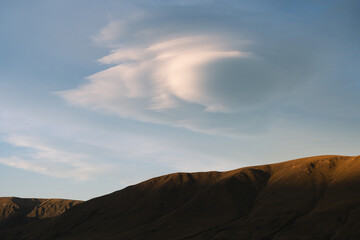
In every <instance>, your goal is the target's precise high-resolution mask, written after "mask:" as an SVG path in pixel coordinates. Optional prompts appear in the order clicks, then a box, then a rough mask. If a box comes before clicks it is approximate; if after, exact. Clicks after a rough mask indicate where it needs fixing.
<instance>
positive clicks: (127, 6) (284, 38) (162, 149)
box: [0, 0, 360, 200]
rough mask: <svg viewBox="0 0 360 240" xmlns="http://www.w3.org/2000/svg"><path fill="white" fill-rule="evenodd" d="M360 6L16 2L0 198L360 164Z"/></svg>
mask: <svg viewBox="0 0 360 240" xmlns="http://www.w3.org/2000/svg"><path fill="white" fill-rule="evenodd" d="M359 10H360V2H359V1H357V0H341V1H340V0H338V1H334V0H329V1H317V0H315V1H314V0H311V1H308V0H302V1H296V0H295V1H286V0H279V1H276V0H274V1H265V0H264V1H250V0H249V1H247V0H236V1H235V0H234V1H231V0H224V1H215V0H192V1H190V0H183V1H180V0H170V1H160V0H143V1H140V0H132V1H115V0H106V1H96V0H71V1H70V0H61V1H60V0H55V1H46V0H34V1H26V0H15V1H1V2H0V196H18V197H42V198H67V199H82V200H87V199H90V198H93V197H97V196H100V195H103V194H107V193H111V192H113V191H116V190H119V189H122V188H124V187H126V186H128V185H131V184H135V183H138V182H140V181H143V180H146V179H148V178H151V177H155V176H159V175H164V174H168V173H173V172H196V171H213V170H217V171H226V170H231V169H236V168H241V167H245V166H252V165H261V164H268V163H274V162H281V161H286V160H291V159H295V158H301V157H307V156H314V155H328V154H338V155H352V156H353V155H359V144H360V137H359V133H360V124H359V122H360V94H359V90H360V79H359V76H360V67H359V65H360V44H359V43H360V42H359V39H360V31H359V29H360V15H359V14H358V13H359Z"/></svg>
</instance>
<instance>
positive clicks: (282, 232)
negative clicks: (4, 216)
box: [0, 155, 360, 240]
mask: <svg viewBox="0 0 360 240" xmlns="http://www.w3.org/2000/svg"><path fill="white" fill-rule="evenodd" d="M359 183H360V157H359V156H352V157H347V156H337V155H324V156H316V157H308V158H301V159H295V160H290V161H286V162H280V163H274V164H268V165H259V166H253V167H245V168H239V169H235V170H231V171H226V172H216V171H212V172H200V173H174V174H168V175H163V176H159V177H155V178H151V179H149V180H147V181H144V182H141V183H139V184H135V185H131V186H129V187H127V188H124V189H122V190H119V191H116V192H113V193H111V194H108V195H105V196H101V197H97V198H94V199H91V200H89V201H86V202H84V203H81V204H78V205H76V206H74V207H72V208H71V209H70V210H68V211H66V212H64V213H63V214H62V215H59V216H57V217H54V218H48V219H44V220H41V222H31V223H29V224H26V225H23V226H20V227H17V228H15V229H8V230H5V231H0V239H9V240H10V239H29V240H31V239H38V240H41V239H59V240H60V239H61V240H65V239H67V240H77V239H94V240H95V239H109V240H112V239H114V240H115V239H139V240H140V239H164V240H165V239H173V240H175V239H176V240H180V239H218V240H220V239H264V240H268V239H274V240H283V239H312V238H314V237H316V238H317V239H334V240H335V239H358V237H360V230H358V229H360V207H359V206H360V205H359V204H360V184H359Z"/></svg>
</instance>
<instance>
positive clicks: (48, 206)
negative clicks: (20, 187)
mask: <svg viewBox="0 0 360 240" xmlns="http://www.w3.org/2000/svg"><path fill="white" fill-rule="evenodd" d="M79 203H81V201H75V200H64V199H35V198H16V197H2V198H0V230H4V229H8V228H12V227H16V226H20V225H23V224H26V223H29V222H31V221H35V220H38V219H43V218H51V217H55V216H58V215H60V214H62V213H64V212H65V211H66V210H67V209H69V208H71V207H72V206H74V205H76V204H79Z"/></svg>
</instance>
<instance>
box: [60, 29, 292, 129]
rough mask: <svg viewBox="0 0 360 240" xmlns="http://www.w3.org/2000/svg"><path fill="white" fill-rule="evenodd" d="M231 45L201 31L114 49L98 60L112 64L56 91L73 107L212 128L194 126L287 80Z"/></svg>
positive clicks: (263, 96) (258, 98) (244, 106)
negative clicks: (85, 78) (82, 81)
mask: <svg viewBox="0 0 360 240" xmlns="http://www.w3.org/2000/svg"><path fill="white" fill-rule="evenodd" d="M231 45H232V43H230V42H226V41H225V40H224V39H222V38H219V37H214V36H206V35H204V36H202V35H201V36H183V37H180V38H174V39H168V40H166V41H159V42H154V43H151V44H149V45H148V46H145V47H141V46H138V47H137V48H116V49H113V50H112V51H111V53H110V54H109V55H107V56H104V57H102V58H100V59H99V60H98V61H99V62H100V63H102V64H110V65H114V66H112V67H110V68H108V69H106V70H103V71H101V72H98V73H95V74H93V75H91V76H89V77H87V79H88V82H87V83H86V84H84V85H82V86H79V87H78V88H75V89H71V90H66V91H61V92H58V94H59V95H60V96H61V97H63V98H64V99H65V100H67V101H68V102H69V103H71V104H73V105H77V106H82V107H85V108H90V109H93V110H100V111H105V112H107V113H114V114H117V115H119V116H121V117H124V118H131V119H136V120H140V121H145V122H152V123H161V124H168V125H172V126H180V127H185V128H188V129H191V130H195V131H199V132H207V133H210V132H216V130H215V131H214V129H206V127H199V125H202V124H203V123H204V120H205V119H208V120H209V119H216V117H215V118H208V117H209V114H217V115H218V116H217V118H227V116H226V114H230V113H234V112H235V113H236V112H239V111H243V110H246V109H247V108H248V107H249V106H251V105H252V104H258V103H260V104H262V103H264V102H266V101H268V100H269V97H268V95H274V92H276V91H278V90H279V86H280V85H281V83H282V82H283V81H284V78H286V76H285V74H283V71H282V69H279V68H278V67H276V66H273V65H272V64H270V63H269V62H268V61H266V60H265V59H263V58H261V57H259V56H256V55H255V54H254V53H252V52H249V51H241V50H238V49H232V46H231ZM210 121H212V120H210ZM216 122H217V123H218V122H219V121H217V120H216ZM198 123H199V124H198ZM210 124H212V125H216V124H214V123H210ZM221 127H223V126H220V128H221ZM230 128H232V126H230ZM230 131H231V130H230Z"/></svg>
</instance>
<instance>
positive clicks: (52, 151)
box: [0, 135, 111, 181]
mask: <svg viewBox="0 0 360 240" xmlns="http://www.w3.org/2000/svg"><path fill="white" fill-rule="evenodd" d="M4 141H5V142H7V143H9V144H12V145H13V146H14V147H19V148H22V149H24V150H26V151H25V153H24V154H21V155H23V156H21V157H20V156H10V157H3V158H0V163H2V164H5V165H7V166H11V167H15V168H20V169H23V170H27V171H33V172H37V173H41V174H44V175H48V176H52V177H59V178H70V179H73V180H77V181H87V180H90V179H92V178H94V177H95V176H98V175H99V174H104V173H105V172H109V171H110V170H111V166H110V165H109V164H104V163H101V164H100V163H92V162H91V161H89V160H88V159H89V158H90V157H89V156H87V155H85V154H77V153H73V152H66V151H63V150H60V149H58V148H56V147H54V146H51V145H49V144H46V143H44V142H42V141H41V140H39V139H37V138H34V137H29V136H18V135H10V136H7V137H6V138H5V139H4ZM19 155H20V154H19Z"/></svg>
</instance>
